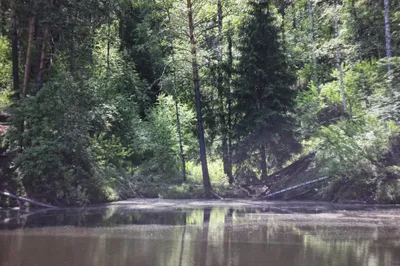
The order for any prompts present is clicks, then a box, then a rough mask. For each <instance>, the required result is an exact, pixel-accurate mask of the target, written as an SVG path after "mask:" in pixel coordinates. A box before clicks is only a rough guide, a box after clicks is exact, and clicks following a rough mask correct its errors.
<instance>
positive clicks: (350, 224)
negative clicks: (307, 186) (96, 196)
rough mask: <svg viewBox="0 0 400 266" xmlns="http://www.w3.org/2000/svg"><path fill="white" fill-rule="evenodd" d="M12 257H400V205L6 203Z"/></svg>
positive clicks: (92, 265)
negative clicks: (12, 208) (53, 206)
mask: <svg viewBox="0 0 400 266" xmlns="http://www.w3.org/2000/svg"><path fill="white" fill-rule="evenodd" d="M0 220H1V222H0V265H4V266H6V265H7V266H20V265H21V266H22V265H23V266H128V265H129V266H132V265H137V266H150V265H157V266H158V265H162V266H180V265H184V266H190V265H199V266H214V265H215V266H218V265H231V266H251V265H271V266H295V265H296V266H324V265H326V266H358V265H363V266H391V265H400V208H398V207H396V206H370V205H335V204H327V203H307V202H256V201H247V200H232V201H191V200H185V201H178V200H136V199H135V200H127V201H122V202H116V203H112V204H108V205H100V206H92V207H85V208H70V209H63V210H48V211H39V212H36V213H33V214H32V213H31V214H29V213H28V214H21V213H16V212H5V211H0Z"/></svg>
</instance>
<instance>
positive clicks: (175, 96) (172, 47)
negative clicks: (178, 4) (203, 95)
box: [163, 1, 186, 182]
mask: <svg viewBox="0 0 400 266" xmlns="http://www.w3.org/2000/svg"><path fill="white" fill-rule="evenodd" d="M163 3H164V6H165V9H166V12H167V16H168V23H171V13H170V11H169V9H170V7H169V6H167V5H166V3H165V1H163ZM170 46H171V50H172V56H171V57H172V65H173V68H174V74H173V75H174V76H173V79H174V80H173V83H174V84H173V87H174V94H173V95H174V102H175V116H176V128H177V131H178V132H177V133H178V142H179V156H180V157H181V164H182V166H181V167H182V180H183V182H185V181H186V160H185V153H184V151H183V140H182V129H181V120H180V113H179V101H178V89H177V85H176V84H177V80H176V61H175V47H174V43H173V41H172V40H170Z"/></svg>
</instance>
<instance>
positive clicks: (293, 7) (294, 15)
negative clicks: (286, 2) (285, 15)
mask: <svg viewBox="0 0 400 266" xmlns="http://www.w3.org/2000/svg"><path fill="white" fill-rule="evenodd" d="M292 12H293V29H296V28H297V21H296V6H295V5H294V0H292Z"/></svg>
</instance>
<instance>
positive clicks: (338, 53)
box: [334, 0, 348, 116]
mask: <svg viewBox="0 0 400 266" xmlns="http://www.w3.org/2000/svg"><path fill="white" fill-rule="evenodd" d="M334 20H335V37H336V67H337V70H338V71H339V79H340V91H341V94H342V102H343V110H344V113H345V114H346V116H347V115H348V113H347V102H346V91H345V86H344V80H343V69H342V61H341V51H340V43H339V41H340V32H339V14H338V8H337V0H335V14H334Z"/></svg>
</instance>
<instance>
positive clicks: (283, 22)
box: [279, 0, 286, 50]
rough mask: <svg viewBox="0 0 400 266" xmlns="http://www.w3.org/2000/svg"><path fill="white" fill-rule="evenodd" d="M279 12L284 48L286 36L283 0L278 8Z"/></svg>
mask: <svg viewBox="0 0 400 266" xmlns="http://www.w3.org/2000/svg"><path fill="white" fill-rule="evenodd" d="M279 13H280V14H281V16H282V23H281V32H282V47H283V49H284V50H285V49H286V36H285V16H286V10H285V1H284V0H281V6H280V8H279Z"/></svg>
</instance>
